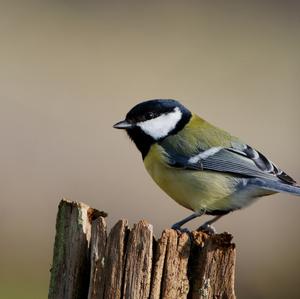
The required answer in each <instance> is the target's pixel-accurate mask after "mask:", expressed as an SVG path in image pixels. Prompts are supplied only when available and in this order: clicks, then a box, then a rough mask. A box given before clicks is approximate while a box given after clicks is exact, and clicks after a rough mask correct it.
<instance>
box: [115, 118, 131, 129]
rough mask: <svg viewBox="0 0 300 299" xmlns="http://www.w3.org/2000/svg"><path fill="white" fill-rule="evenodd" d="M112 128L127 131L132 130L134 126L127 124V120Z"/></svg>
mask: <svg viewBox="0 0 300 299" xmlns="http://www.w3.org/2000/svg"><path fill="white" fill-rule="evenodd" d="M113 127H114V128H115V129H123V130H127V129H132V128H133V127H134V124H131V123H129V122H128V121H127V120H122V121H119V122H118V123H116V124H114V125H113Z"/></svg>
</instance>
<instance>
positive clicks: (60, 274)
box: [49, 200, 236, 299]
mask: <svg viewBox="0 0 300 299" xmlns="http://www.w3.org/2000/svg"><path fill="white" fill-rule="evenodd" d="M105 216H106V213H104V212H99V211H97V210H95V209H91V208H90V207H88V206H87V205H85V204H82V203H75V202H70V201H67V200H62V201H61V202H60V204H59V210H58V214H57V221H56V237H55V244H54V253H53V266H52V270H51V280H50V288H49V299H62V298H66V299H71V298H72V299H73V298H75V299H77V298H80V299H123V298H124V299H148V298H150V299H186V298H187V299H198V298H199V299H235V298H236V297H235V293H234V275H235V260H236V249H235V245H234V244H233V243H232V236H231V235H229V234H228V233H223V234H216V235H208V234H206V233H204V232H198V231H195V232H192V233H190V234H187V233H181V232H178V231H175V230H172V229H166V230H164V231H163V233H162V236H161V238H160V239H159V240H158V241H156V240H155V238H154V237H153V227H152V225H151V224H149V223H148V222H146V221H145V220H142V221H139V222H138V223H137V224H135V225H134V226H133V228H132V229H130V228H129V226H128V221H127V220H124V219H122V220H119V221H118V222H117V223H116V224H115V225H114V227H113V228H112V229H111V231H110V233H109V234H108V233H107V225H106V222H105V219H104V218H103V217H105Z"/></svg>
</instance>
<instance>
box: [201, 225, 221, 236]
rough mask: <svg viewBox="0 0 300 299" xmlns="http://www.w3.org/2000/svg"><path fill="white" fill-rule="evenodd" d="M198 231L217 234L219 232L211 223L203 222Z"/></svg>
mask: <svg viewBox="0 0 300 299" xmlns="http://www.w3.org/2000/svg"><path fill="white" fill-rule="evenodd" d="M197 231H202V232H204V233H207V234H208V235H215V234H216V233H217V230H216V229H215V228H214V227H213V226H212V225H210V224H203V225H201V226H200V227H198V229H197Z"/></svg>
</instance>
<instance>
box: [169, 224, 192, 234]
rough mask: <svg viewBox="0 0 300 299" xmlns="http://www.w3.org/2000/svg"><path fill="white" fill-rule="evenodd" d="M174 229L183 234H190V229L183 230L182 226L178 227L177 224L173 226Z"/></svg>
mask: <svg viewBox="0 0 300 299" xmlns="http://www.w3.org/2000/svg"><path fill="white" fill-rule="evenodd" d="M171 228H172V229H174V230H177V231H179V232H181V233H188V234H189V233H190V231H189V229H188V228H183V227H181V226H180V225H178V224H177V223H175V224H174V225H172V226H171Z"/></svg>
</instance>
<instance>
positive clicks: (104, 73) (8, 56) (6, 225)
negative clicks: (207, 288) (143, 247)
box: [0, 1, 300, 299]
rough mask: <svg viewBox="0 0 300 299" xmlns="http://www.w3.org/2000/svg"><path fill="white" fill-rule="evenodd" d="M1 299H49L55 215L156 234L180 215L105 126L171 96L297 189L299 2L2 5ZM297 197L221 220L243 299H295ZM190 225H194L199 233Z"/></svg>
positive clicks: (299, 267) (299, 247) (299, 265)
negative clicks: (88, 210) (149, 227)
mask: <svg viewBox="0 0 300 299" xmlns="http://www.w3.org/2000/svg"><path fill="white" fill-rule="evenodd" d="M0 5H1V8H0V38H1V40H0V42H1V47H0V66H1V67H0V85H1V88H0V103H1V106H0V107H1V109H0V142H1V150H0V167H1V168H0V169H1V172H0V182H1V188H0V196H1V197H0V198H1V199H0V200H1V203H0V204H1V210H0V211H1V216H0V237H1V241H0V242H1V245H0V250H1V254H0V297H1V298H5V299H7V298H11V299H14V298H23V299H27V298H28V299H32V298H38V299H39V298H46V296H47V288H48V281H49V268H50V265H51V259H52V245H53V240H54V228H55V217H56V208H57V204H58V202H59V200H60V198H61V197H62V196H66V197H68V198H70V199H72V200H77V201H84V202H86V203H88V204H89V205H91V206H93V207H96V208H99V209H103V210H105V211H107V212H108V213H109V214H110V217H109V224H110V226H111V225H112V224H113V223H114V222H115V221H116V220H117V219H119V218H121V217H126V218H128V219H129V221H130V223H131V224H133V223H134V222H135V221H137V220H138V219H141V218H146V219H147V220H149V221H150V222H151V223H153V224H154V226H155V233H156V235H157V236H159V234H160V232H161V230H162V229H163V228H165V227H169V226H170V225H171V224H172V223H174V222H175V221H176V220H178V219H180V218H182V217H185V216H186V215H187V214H188V213H189V212H188V211H187V210H185V209H184V208H182V207H180V206H178V205H177V204H176V203H174V202H173V201H172V200H170V199H168V197H167V196H166V195H165V194H163V193H162V192H161V191H160V190H159V189H158V187H156V186H155V184H154V183H153V182H152V180H151V179H150V178H149V176H148V174H147V173H146V171H145V170H144V168H143V164H142V161H141V157H140V154H139V153H138V151H137V150H136V149H135V147H134V146H133V144H131V142H130V141H129V140H128V139H127V137H126V136H125V134H123V132H120V131H116V130H113V129H112V124H113V123H115V122H116V121H118V120H120V119H122V118H123V117H124V114H125V113H126V112H127V111H128V110H129V109H130V108H131V107H132V106H133V105H134V104H136V103H137V102H139V101H141V100H145V99H149V98H176V99H178V100H180V101H182V102H183V103H184V104H185V105H186V106H188V107H189V108H190V109H192V110H193V111H195V112H197V113H199V114H200V115H201V116H203V117H204V118H206V119H208V120H210V121H211V122H213V123H215V124H217V125H219V126H221V127H223V128H225V129H227V130H229V131H231V132H232V133H233V134H235V135H238V136H240V137H241V138H242V139H243V140H245V141H246V142H248V143H249V144H251V145H253V146H255V147H256V148H258V149H260V150H261V151H263V152H264V153H265V154H267V155H268V156H269V157H270V158H271V160H273V161H274V162H276V163H277V164H279V165H280V166H281V167H282V168H283V169H284V170H286V171H287V172H288V173H289V174H290V175H292V176H293V177H295V179H298V180H299V181H300V159H299V153H300V140H299V129H300V120H299V112H300V99H299V97H300V84H299V81H300V80H299V79H300V35H299V26H300V16H299V11H300V10H299V8H300V7H299V5H298V4H297V2H296V1H269V2H268V1H264V2H263V3H262V1H260V2H254V1H248V2H246V1H235V2H233V1H107V2H106V1H94V2H93V1H0ZM299 213H300V198H299V197H298V198H297V197H292V196H290V195H276V196H272V197H269V198H265V199H262V200H261V201H259V202H257V203H256V204H255V205H253V206H251V207H249V208H247V209H245V210H243V211H239V212H236V213H234V214H232V215H229V216H228V217H225V218H224V219H222V220H221V221H220V222H219V223H218V224H217V229H218V230H219V231H224V230H226V231H230V232H231V233H232V234H233V235H234V241H235V242H236V244H237V250H238V263H237V276H236V288H237V294H238V297H239V298H244V299H248V298H249V299H252V298H258V299H259V298H289V299H293V298H299V297H300V291H299V286H298V283H299V275H300V254H299V251H300V240H299V226H300V218H299ZM199 222H200V220H197V221H194V222H193V223H192V224H191V225H190V227H191V228H192V227H196V226H197V225H198V224H199Z"/></svg>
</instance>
